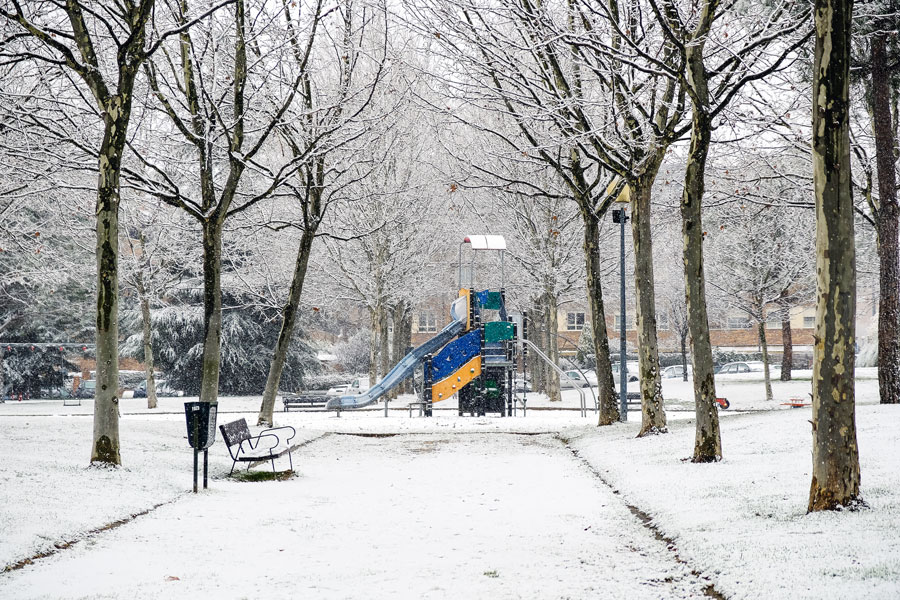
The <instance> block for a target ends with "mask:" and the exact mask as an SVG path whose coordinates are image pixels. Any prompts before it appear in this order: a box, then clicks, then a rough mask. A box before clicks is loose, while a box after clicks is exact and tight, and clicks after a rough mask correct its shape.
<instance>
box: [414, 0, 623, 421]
mask: <svg viewBox="0 0 900 600" xmlns="http://www.w3.org/2000/svg"><path fill="white" fill-rule="evenodd" d="M411 10H413V11H414V13H415V14H416V15H417V16H418V17H419V18H420V20H421V22H422V23H423V25H422V27H423V28H424V29H425V30H426V33H429V34H430V35H432V36H433V38H434V42H433V43H434V45H435V48H434V51H435V52H436V53H439V55H440V57H441V59H442V60H443V61H444V64H442V67H445V69H446V70H445V74H444V76H443V78H442V79H441V83H442V85H443V86H444V87H445V88H447V89H448V90H449V92H450V93H451V94H453V95H456V96H457V97H460V98H464V99H465V100H466V101H467V104H469V105H472V106H475V107H477V110H475V111H469V110H456V111H451V112H452V116H453V117H455V118H456V119H458V120H459V121H460V122H463V123H466V124H467V125H469V126H471V127H474V128H476V129H478V130H481V131H484V132H486V133H488V134H490V135H492V136H493V137H494V138H495V141H496V142H497V143H498V144H499V145H500V149H498V150H497V151H495V152H497V153H500V152H501V151H502V152H505V153H507V155H508V156H519V157H522V158H530V159H531V160H533V161H536V162H540V163H543V164H544V165H546V166H547V167H549V168H550V169H552V170H553V171H554V172H555V173H556V176H557V177H558V178H559V180H560V181H561V182H563V185H564V186H565V188H566V190H567V196H568V197H569V198H570V199H571V200H572V201H574V202H575V204H576V206H578V209H579V211H580V213H581V218H582V222H583V226H584V227H583V241H582V244H583V252H584V256H585V270H586V282H587V286H586V287H587V296H588V304H589V306H590V313H591V325H592V328H593V340H594V345H595V356H596V359H597V381H598V387H599V396H600V415H599V419H598V424H599V425H610V424H612V423H615V422H616V421H618V420H619V408H618V403H617V398H616V393H615V383H614V381H613V375H612V366H611V364H610V353H609V338H608V335H607V329H606V313H605V309H604V302H603V292H602V287H601V273H602V259H601V254H600V246H599V242H598V235H599V224H600V220H601V219H602V218H603V217H604V216H605V215H606V213H607V211H608V209H609V207H610V205H611V204H612V202H613V200H615V198H616V196H617V195H618V192H619V191H620V189H621V188H617V189H615V190H613V193H608V192H607V187H608V183H609V181H610V179H611V175H612V174H611V173H610V172H609V171H608V170H607V169H606V168H605V166H604V165H603V163H602V162H599V161H598V159H597V151H598V149H601V148H603V141H602V139H601V135H600V133H599V132H601V131H602V130H603V129H604V127H605V126H607V125H608V117H609V115H610V112H611V111H610V103H609V102H608V101H607V99H606V98H605V97H602V96H599V95H597V94H593V92H592V90H593V89H594V88H593V86H594V85H595V84H596V83H597V77H598V74H597V73H594V72H592V71H591V70H589V69H584V68H583V65H582V64H581V59H580V58H579V57H577V55H575V56H574V57H573V53H572V48H571V47H570V46H569V45H568V44H566V43H565V42H564V41H563V40H562V39H561V38H559V37H556V38H554V37H552V36H548V35H546V33H547V31H548V28H547V26H546V24H547V23H548V21H554V20H555V21H557V22H559V21H560V20H561V21H562V22H568V23H570V24H571V27H570V29H571V30H573V31H574V29H575V28H576V27H580V25H579V24H577V22H576V20H575V19H574V18H572V19H570V17H573V13H572V12H571V10H570V7H569V6H568V5H566V6H559V5H552V6H551V5H548V4H544V3H538V2H531V1H530V0H529V1H526V2H513V1H504V2H499V3H497V4H496V5H492V6H489V7H488V6H483V5H481V4H479V3H471V2H463V3H454V4H453V5H452V6H451V5H449V4H448V3H445V2H440V1H437V0H429V1H427V2H423V3H422V6H419V7H415V6H413V7H411ZM553 31H559V29H558V28H555V27H554V28H553ZM467 108H468V107H467ZM485 113H487V114H490V115H492V117H491V118H490V119H485V118H484V115H485ZM492 174H493V176H495V177H496V178H497V181H499V182H502V184H503V185H506V186H509V188H510V189H513V188H521V189H523V190H524V191H525V193H531V192H533V191H535V190H534V188H533V184H532V183H531V182H528V181H521V180H519V179H517V178H516V177H515V176H514V175H509V174H505V173H503V172H500V171H499V170H497V169H494V170H493V171H492Z"/></svg>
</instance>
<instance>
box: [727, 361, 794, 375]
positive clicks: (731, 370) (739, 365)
mask: <svg viewBox="0 0 900 600" xmlns="http://www.w3.org/2000/svg"><path fill="white" fill-rule="evenodd" d="M769 369H770V371H772V372H774V371H776V370H779V371H780V367H779V366H776V365H772V364H769ZM763 370H764V366H763V363H762V361H738V362H730V363H725V364H724V365H722V366H721V367H719V369H718V370H717V371H716V375H726V376H733V375H738V376H741V375H743V376H747V375H750V374H752V373H758V374H759V375H760V376H762V373H763Z"/></svg>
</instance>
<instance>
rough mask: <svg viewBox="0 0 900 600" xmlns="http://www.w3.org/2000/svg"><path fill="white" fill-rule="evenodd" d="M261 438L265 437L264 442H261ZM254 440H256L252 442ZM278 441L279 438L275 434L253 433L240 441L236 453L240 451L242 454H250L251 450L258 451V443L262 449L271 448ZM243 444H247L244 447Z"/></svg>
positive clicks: (276, 444)
mask: <svg viewBox="0 0 900 600" xmlns="http://www.w3.org/2000/svg"><path fill="white" fill-rule="evenodd" d="M263 438H265V442H263ZM254 440H256V441H255V442H254ZM278 443H279V439H278V436H277V435H274V434H271V433H265V432H263V433H261V434H259V435H254V436H253V437H249V438H247V439H246V440H244V441H242V442H241V447H240V448H239V449H238V455H240V454H241V453H242V452H243V453H244V454H250V453H251V451H258V450H260V444H263V446H262V449H263V450H271V449H272V448H275V447H276V446H278ZM244 444H247V447H246V448H245V447H244Z"/></svg>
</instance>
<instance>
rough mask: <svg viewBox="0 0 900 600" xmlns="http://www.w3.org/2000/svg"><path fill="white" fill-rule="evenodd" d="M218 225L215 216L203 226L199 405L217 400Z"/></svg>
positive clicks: (219, 345)
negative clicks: (201, 364) (201, 347)
mask: <svg viewBox="0 0 900 600" xmlns="http://www.w3.org/2000/svg"><path fill="white" fill-rule="evenodd" d="M221 357H222V223H221V222H220V221H219V219H218V217H217V216H215V215H214V216H212V217H210V218H209V219H207V220H206V221H204V222H203V366H202V369H203V370H202V371H201V379H200V401H201V402H215V401H216V399H217V398H218V396H219V368H220V366H221V362H222V358H221Z"/></svg>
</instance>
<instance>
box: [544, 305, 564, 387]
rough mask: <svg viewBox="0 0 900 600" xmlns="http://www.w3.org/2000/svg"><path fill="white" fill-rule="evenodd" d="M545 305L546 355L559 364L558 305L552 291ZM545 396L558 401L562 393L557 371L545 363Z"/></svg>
mask: <svg viewBox="0 0 900 600" xmlns="http://www.w3.org/2000/svg"><path fill="white" fill-rule="evenodd" d="M546 298H547V302H546V306H547V321H546V322H547V356H549V357H550V360H551V361H552V362H553V364H554V365H559V338H558V337H557V335H558V333H559V313H558V311H559V305H558V304H557V298H556V295H555V294H554V293H553V292H552V291H548V292H547V293H546ZM547 396H549V398H550V402H560V401H561V400H562V395H561V393H560V389H559V373H557V372H556V369H553V368H551V367H550V366H549V365H547Z"/></svg>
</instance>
